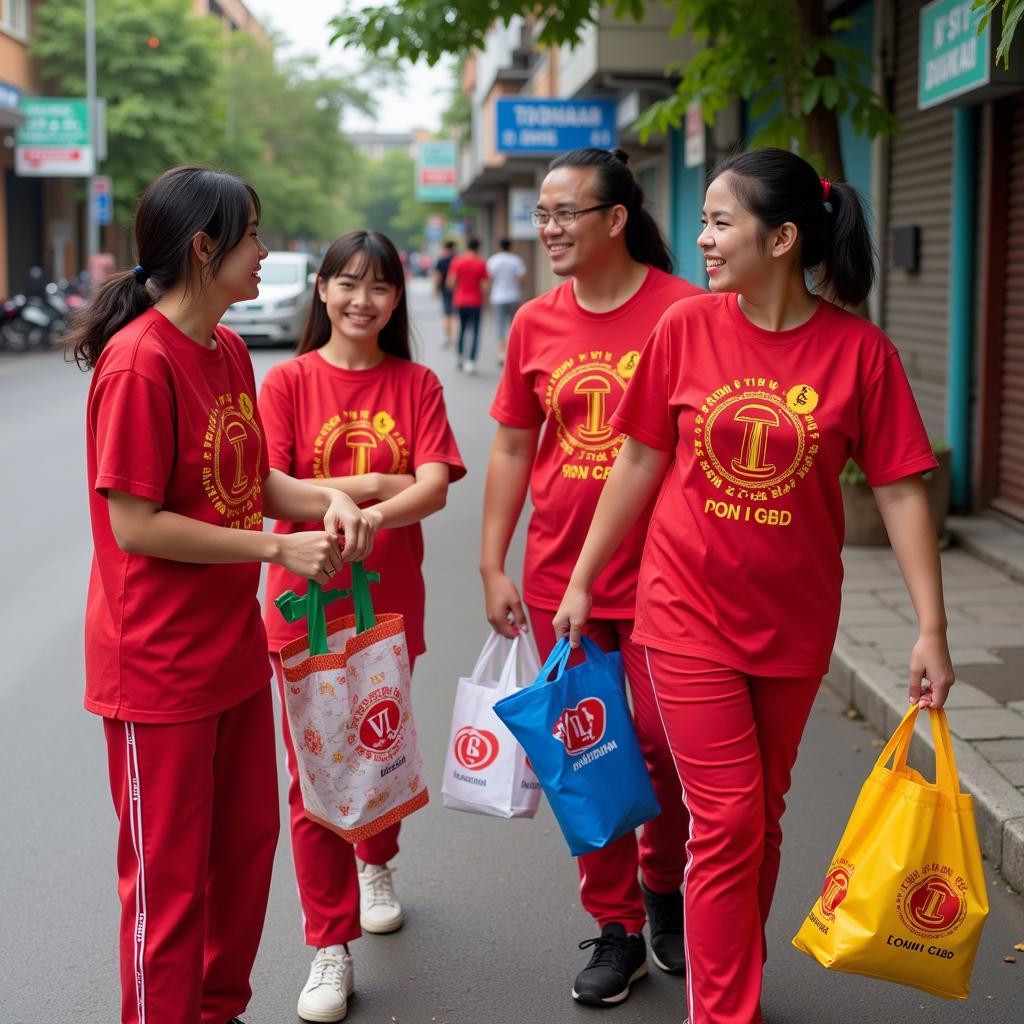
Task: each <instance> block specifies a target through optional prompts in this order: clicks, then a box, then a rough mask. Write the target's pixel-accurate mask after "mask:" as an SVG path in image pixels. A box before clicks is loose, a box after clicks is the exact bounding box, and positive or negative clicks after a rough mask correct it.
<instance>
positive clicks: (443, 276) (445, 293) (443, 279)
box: [434, 239, 455, 348]
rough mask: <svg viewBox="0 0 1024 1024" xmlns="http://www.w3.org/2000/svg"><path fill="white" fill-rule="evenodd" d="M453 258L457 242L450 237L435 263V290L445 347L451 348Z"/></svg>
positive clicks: (452, 335)
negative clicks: (450, 275) (449, 282)
mask: <svg viewBox="0 0 1024 1024" xmlns="http://www.w3.org/2000/svg"><path fill="white" fill-rule="evenodd" d="M453 259H455V243H454V242H453V241H452V240H451V239H448V241H446V242H445V243H444V246H443V248H442V252H441V255H440V257H439V258H438V261H437V263H436V264H435V265H434V290H435V291H436V292H437V294H438V296H440V299H441V328H442V330H443V331H444V347H445V348H451V347H452V345H454V344H455V305H454V303H453V301H452V290H451V288H449V287H448V271H449V269H450V268H451V265H452V260H453Z"/></svg>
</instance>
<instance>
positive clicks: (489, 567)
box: [480, 562, 505, 580]
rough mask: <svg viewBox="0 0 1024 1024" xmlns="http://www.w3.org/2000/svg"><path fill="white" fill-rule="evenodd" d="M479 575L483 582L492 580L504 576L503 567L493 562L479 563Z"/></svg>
mask: <svg viewBox="0 0 1024 1024" xmlns="http://www.w3.org/2000/svg"><path fill="white" fill-rule="evenodd" d="M480 575H481V576H482V577H483V579H484V580H489V579H494V578H495V577H496V576H504V575H505V566H504V565H500V564H496V563H494V562H481V563H480Z"/></svg>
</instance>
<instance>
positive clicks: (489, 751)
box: [452, 725, 498, 772]
mask: <svg viewBox="0 0 1024 1024" xmlns="http://www.w3.org/2000/svg"><path fill="white" fill-rule="evenodd" d="M452 749H453V750H454V753H455V760H456V761H458V762H459V764H461V765H462V767H463V768H468V769H469V771H471V772H482V771H483V770H484V769H485V768H487V767H488V766H489V765H492V764H494V759H495V758H496V757H497V756H498V737H497V736H495V735H494V733H493V732H488V731H487V730H486V729H474V728H473V726H471V725H466V726H463V727H462V728H461V729H460V730H459V731H458V732H457V733H456V734H455V743H454V744H453V748H452Z"/></svg>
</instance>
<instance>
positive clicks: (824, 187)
mask: <svg viewBox="0 0 1024 1024" xmlns="http://www.w3.org/2000/svg"><path fill="white" fill-rule="evenodd" d="M831 194H832V182H831V181H829V180H828V178H822V179H821V201H822V202H823V203H827V202H828V197H829V196H830V195H831Z"/></svg>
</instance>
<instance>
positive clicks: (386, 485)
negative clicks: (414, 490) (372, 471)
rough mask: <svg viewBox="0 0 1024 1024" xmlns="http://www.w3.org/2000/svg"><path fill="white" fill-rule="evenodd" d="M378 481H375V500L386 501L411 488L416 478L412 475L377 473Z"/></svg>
mask: <svg viewBox="0 0 1024 1024" xmlns="http://www.w3.org/2000/svg"><path fill="white" fill-rule="evenodd" d="M376 475H377V476H378V477H379V478H380V479H379V480H378V481H377V485H376V490H377V500H378V501H387V500H388V498H393V497H394V496H395V495H396V494H401V493H402V491H404V490H406V489H407V488H409V487H412V485H413V484H414V483H416V477H414V476H413V475H412V473H377V474H376Z"/></svg>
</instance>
